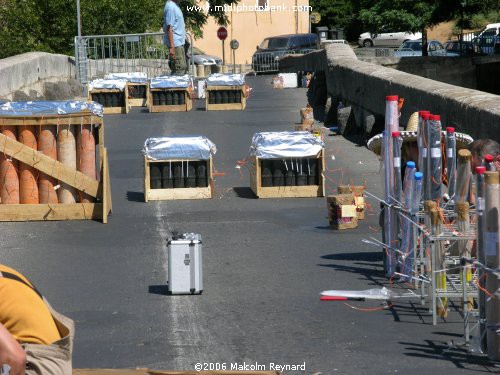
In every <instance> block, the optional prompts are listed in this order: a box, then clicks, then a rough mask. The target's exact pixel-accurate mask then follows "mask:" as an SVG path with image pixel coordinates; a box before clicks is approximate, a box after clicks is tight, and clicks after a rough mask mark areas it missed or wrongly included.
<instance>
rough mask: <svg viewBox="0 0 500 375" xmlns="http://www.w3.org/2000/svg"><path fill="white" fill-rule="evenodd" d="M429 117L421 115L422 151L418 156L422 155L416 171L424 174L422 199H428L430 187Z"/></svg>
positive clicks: (428, 114)
mask: <svg viewBox="0 0 500 375" xmlns="http://www.w3.org/2000/svg"><path fill="white" fill-rule="evenodd" d="M429 117H430V113H424V114H423V115H422V149H421V150H419V155H420V154H421V155H422V164H421V165H419V167H418V169H419V170H420V171H421V172H422V173H423V174H424V180H423V192H424V199H425V200H429V199H430V191H429V189H428V187H429V186H430V176H429V159H430V157H429V154H430V140H429Z"/></svg>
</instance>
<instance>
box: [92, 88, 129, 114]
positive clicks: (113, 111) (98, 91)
mask: <svg viewBox="0 0 500 375" xmlns="http://www.w3.org/2000/svg"><path fill="white" fill-rule="evenodd" d="M109 93H123V97H124V98H125V102H124V106H123V107H104V105H103V113H104V114H105V115H114V114H119V113H128V112H129V109H130V108H129V105H127V98H128V88H127V86H125V89H124V90H123V91H122V90H119V89H93V90H92V91H90V90H88V101H93V99H92V94H109ZM94 101H95V100H94Z"/></svg>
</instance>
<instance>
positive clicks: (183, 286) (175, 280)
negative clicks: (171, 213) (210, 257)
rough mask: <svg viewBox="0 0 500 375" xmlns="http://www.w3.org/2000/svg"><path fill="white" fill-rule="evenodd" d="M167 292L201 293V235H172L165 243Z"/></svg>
mask: <svg viewBox="0 0 500 375" xmlns="http://www.w3.org/2000/svg"><path fill="white" fill-rule="evenodd" d="M167 249H168V250H167V251H168V292H169V293H170V294H195V293H196V294H201V293H202V292H203V270H202V269H203V261H202V254H201V253H202V251H201V235H200V234H195V233H184V234H180V235H173V236H172V238H171V239H169V240H168V242H167Z"/></svg>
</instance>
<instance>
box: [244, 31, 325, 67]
mask: <svg viewBox="0 0 500 375" xmlns="http://www.w3.org/2000/svg"><path fill="white" fill-rule="evenodd" d="M317 49H319V37H318V35H317V34H289V35H279V36H272V37H269V38H266V39H264V40H263V41H262V43H261V44H260V45H259V46H257V51H255V53H254V54H253V56H252V68H253V70H254V71H255V72H256V73H261V72H273V71H278V64H279V60H280V58H282V57H283V56H285V55H289V54H295V53H308V52H311V51H314V50H317Z"/></svg>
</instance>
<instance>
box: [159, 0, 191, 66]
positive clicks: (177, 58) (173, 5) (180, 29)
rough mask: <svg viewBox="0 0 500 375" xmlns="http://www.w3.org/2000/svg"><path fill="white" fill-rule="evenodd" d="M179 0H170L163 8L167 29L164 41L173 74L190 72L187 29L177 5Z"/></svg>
mask: <svg viewBox="0 0 500 375" xmlns="http://www.w3.org/2000/svg"><path fill="white" fill-rule="evenodd" d="M178 2H179V0H168V1H167V2H166V3H165V8H164V10H163V19H164V22H163V30H164V31H165V37H164V43H165V45H166V46H167V47H168V50H169V57H170V61H169V66H170V70H171V71H172V74H175V75H184V74H187V73H188V70H187V63H186V54H185V51H184V41H185V40H186V29H185V26H184V16H183V15H182V11H181V9H180V8H179V6H178V5H177V3H178Z"/></svg>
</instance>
